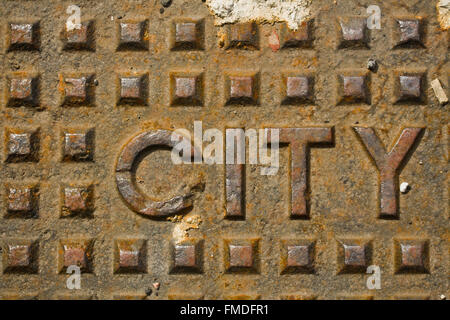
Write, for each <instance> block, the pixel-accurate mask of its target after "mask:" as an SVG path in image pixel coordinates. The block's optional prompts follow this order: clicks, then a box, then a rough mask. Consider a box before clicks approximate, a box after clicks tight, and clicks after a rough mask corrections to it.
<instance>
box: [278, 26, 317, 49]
mask: <svg viewBox="0 0 450 320" xmlns="http://www.w3.org/2000/svg"><path fill="white" fill-rule="evenodd" d="M281 39H282V49H288V48H304V49H306V48H312V46H313V21H312V20H309V21H304V22H302V23H301V24H300V25H299V26H298V29H297V30H291V29H289V27H288V26H287V25H286V24H283V27H282V29H281Z"/></svg>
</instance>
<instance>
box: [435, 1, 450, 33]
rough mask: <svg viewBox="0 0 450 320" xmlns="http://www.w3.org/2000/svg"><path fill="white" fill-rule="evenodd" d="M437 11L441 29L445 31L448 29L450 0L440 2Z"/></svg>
mask: <svg viewBox="0 0 450 320" xmlns="http://www.w3.org/2000/svg"><path fill="white" fill-rule="evenodd" d="M437 10H438V15H439V23H440V24H441V28H442V29H444V30H447V29H448V28H450V0H440V1H439V2H438V4H437Z"/></svg>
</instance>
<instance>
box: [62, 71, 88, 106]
mask: <svg viewBox="0 0 450 320" xmlns="http://www.w3.org/2000/svg"><path fill="white" fill-rule="evenodd" d="M93 79H94V76H92V75H91V76H79V77H72V76H67V77H62V79H61V82H60V86H61V88H62V89H63V90H64V96H63V103H62V105H63V106H90V105H92V104H93V102H94V88H95V87H94V81H93Z"/></svg>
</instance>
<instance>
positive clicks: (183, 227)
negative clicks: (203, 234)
mask: <svg viewBox="0 0 450 320" xmlns="http://www.w3.org/2000/svg"><path fill="white" fill-rule="evenodd" d="M167 220H169V221H171V222H173V223H175V226H174V228H173V232H172V238H173V241H174V243H180V242H183V241H186V240H188V239H189V234H188V231H189V230H192V229H198V227H199V226H200V224H201V223H202V219H201V218H200V216H199V215H191V216H189V215H187V216H173V217H169V218H167Z"/></svg>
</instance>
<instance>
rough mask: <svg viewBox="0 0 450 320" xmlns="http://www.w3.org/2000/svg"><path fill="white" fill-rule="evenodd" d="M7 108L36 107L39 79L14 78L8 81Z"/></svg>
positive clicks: (37, 103)
mask: <svg viewBox="0 0 450 320" xmlns="http://www.w3.org/2000/svg"><path fill="white" fill-rule="evenodd" d="M8 85H9V88H8V103H7V105H8V107H21V106H25V107H37V106H38V105H39V77H21V76H14V77H12V78H10V79H8Z"/></svg>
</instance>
